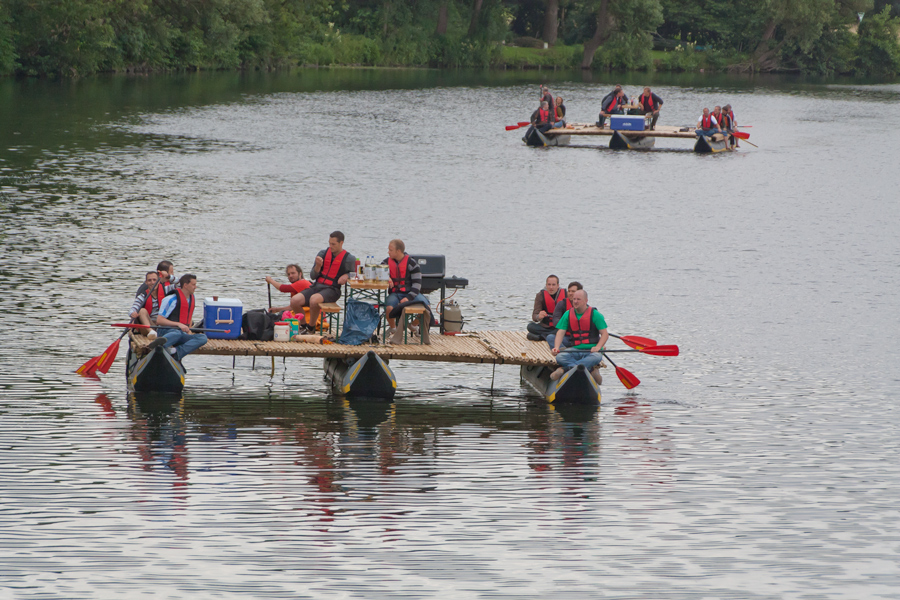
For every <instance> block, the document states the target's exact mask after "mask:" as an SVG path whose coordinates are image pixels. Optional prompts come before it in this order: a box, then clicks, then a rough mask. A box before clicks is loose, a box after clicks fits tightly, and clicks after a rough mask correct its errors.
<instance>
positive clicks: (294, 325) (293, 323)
mask: <svg viewBox="0 0 900 600" xmlns="http://www.w3.org/2000/svg"><path fill="white" fill-rule="evenodd" d="M287 324H288V325H290V327H291V333H290V335H291V337H294V336H295V335H297V334H298V333H300V320H299V319H288V320H287Z"/></svg>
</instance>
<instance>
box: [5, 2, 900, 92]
mask: <svg viewBox="0 0 900 600" xmlns="http://www.w3.org/2000/svg"><path fill="white" fill-rule="evenodd" d="M860 13H863V14H864V17H863V18H862V21H861V22H860V20H859V14H860ZM898 31H900V0H0V73H3V74H20V75H29V76H35V75H36V76H43V75H61V76H79V75H85V74H89V73H96V72H110V71H112V72H114V71H138V72H144V71H157V70H173V69H234V68H276V67H279V66H287V65H298V64H299V65H332V64H343V65H372V66H390V65H398V66H399V65H409V66H413V65H415V66H434V67H489V66H503V65H504V64H508V62H509V57H510V56H512V55H513V53H514V52H513V49H521V48H533V50H530V51H523V52H525V54H524V55H523V54H521V52H520V54H519V55H520V56H524V57H525V58H524V59H522V60H524V61H525V63H527V61H528V60H530V59H529V55H528V54H527V52H531V53H533V54H534V55H535V56H536V55H537V54H540V53H541V52H546V53H553V54H552V55H553V56H556V57H558V61H560V62H559V64H555V63H554V64H553V66H554V67H555V66H559V67H581V68H584V69H622V70H628V69H654V68H664V69H671V70H692V69H697V68H702V67H706V68H709V69H713V70H730V71H747V72H752V71H799V72H808V73H819V74H832V73H855V74H863V75H875V76H896V75H898V74H900V41H898ZM545 45H546V48H547V50H545V49H544V48H545ZM561 49H565V51H562V50H561Z"/></svg>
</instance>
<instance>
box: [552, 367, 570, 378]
mask: <svg viewBox="0 0 900 600" xmlns="http://www.w3.org/2000/svg"><path fill="white" fill-rule="evenodd" d="M565 372H566V370H565V369H563V368H562V367H560V368H558V369H557V370H555V371H553V372H552V373H550V379H552V380H553V381H556V380H558V379H559V378H560V377H562V376H563V373H565Z"/></svg>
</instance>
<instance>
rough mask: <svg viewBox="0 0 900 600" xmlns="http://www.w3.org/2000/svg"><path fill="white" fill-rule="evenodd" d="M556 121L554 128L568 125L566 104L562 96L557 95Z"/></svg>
mask: <svg viewBox="0 0 900 600" xmlns="http://www.w3.org/2000/svg"><path fill="white" fill-rule="evenodd" d="M554 112H555V115H554V119H553V120H554V123H553V129H559V128H561V127H565V126H566V105H565V104H563V98H562V96H557V97H556V104H555V107H554Z"/></svg>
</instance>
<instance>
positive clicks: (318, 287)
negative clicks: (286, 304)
mask: <svg viewBox="0 0 900 600" xmlns="http://www.w3.org/2000/svg"><path fill="white" fill-rule="evenodd" d="M300 293H301V294H302V295H303V297H304V298H305V299H306V306H309V299H310V298H312V296H313V294H321V295H322V302H337V299H338V298H340V297H341V288H336V287H332V286H330V285H322V284H321V283H314V284H312V286H310V287H308V288H306V289H305V290H303V291H302V292H300Z"/></svg>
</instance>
